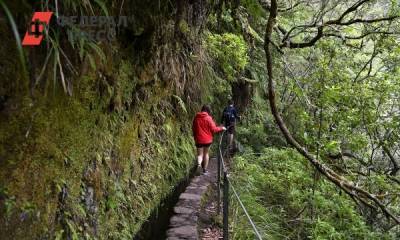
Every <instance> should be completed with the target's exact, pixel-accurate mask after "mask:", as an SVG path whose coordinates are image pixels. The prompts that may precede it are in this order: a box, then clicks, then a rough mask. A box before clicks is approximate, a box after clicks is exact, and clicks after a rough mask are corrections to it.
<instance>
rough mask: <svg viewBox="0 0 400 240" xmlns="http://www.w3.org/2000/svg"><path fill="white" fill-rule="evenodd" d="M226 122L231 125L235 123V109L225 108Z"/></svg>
mask: <svg viewBox="0 0 400 240" xmlns="http://www.w3.org/2000/svg"><path fill="white" fill-rule="evenodd" d="M224 121H225V124H229V123H232V122H234V121H235V114H234V108H232V107H227V108H225V110H224Z"/></svg>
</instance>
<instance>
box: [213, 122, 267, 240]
mask: <svg viewBox="0 0 400 240" xmlns="http://www.w3.org/2000/svg"><path fill="white" fill-rule="evenodd" d="M230 127H232V126H229V127H228V128H227V129H229V128H230ZM225 132H226V131H224V132H223V133H222V134H221V137H220V140H219V146H218V148H219V154H220V159H219V160H220V161H221V163H222V169H223V171H224V173H225V174H226V176H227V180H228V182H229V185H230V186H231V188H232V190H233V193H234V195H235V197H236V199H237V201H238V202H239V205H240V207H241V208H242V209H243V212H244V213H245V215H246V217H247V220H248V221H249V222H250V225H251V227H252V228H253V231H254V233H255V235H256V236H257V238H258V239H259V240H262V237H261V234H260V233H259V232H258V230H257V227H256V225H255V223H254V222H253V220H252V219H251V217H250V215H249V213H248V211H247V209H246V207H245V206H244V204H243V202H242V201H241V200H240V197H239V194H238V193H237V192H236V189H235V187H234V186H233V184H232V182H231V181H230V180H229V175H228V169H227V168H226V166H225V162H224V155H223V154H222V149H221V148H222V147H221V146H222V139H223V137H224V135H225ZM225 153H226V151H225ZM218 171H219V170H218Z"/></svg>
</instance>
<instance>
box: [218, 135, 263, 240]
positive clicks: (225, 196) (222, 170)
mask: <svg viewBox="0 0 400 240" xmlns="http://www.w3.org/2000/svg"><path fill="white" fill-rule="evenodd" d="M225 132H226V131H224V132H223V133H222V134H221V137H220V140H219V145H218V171H217V172H218V173H217V186H218V193H217V198H218V202H217V213H218V214H220V213H221V209H220V208H221V207H220V206H221V184H222V186H223V191H222V206H223V212H222V215H223V239H224V240H228V239H229V189H230V188H231V189H232V191H233V195H234V196H235V199H236V200H237V201H238V203H239V205H240V207H241V208H242V209H243V212H244V213H245V215H246V217H247V220H248V221H249V223H250V225H251V227H252V228H253V231H254V234H255V235H256V237H257V239H259V240H262V237H261V234H260V233H259V231H258V230H257V227H256V225H255V224H254V221H253V220H252V219H251V217H250V215H249V213H248V211H247V209H246V207H245V206H244V205H243V202H242V200H241V199H240V196H239V194H238V193H237V191H236V189H235V188H234V186H233V184H232V183H231V181H230V180H229V174H228V169H227V167H226V165H225V161H224V155H225V154H226V153H227V150H228V149H225V151H224V153H223V152H222V140H223V138H224V135H225ZM221 176H222V177H223V179H222V181H221Z"/></svg>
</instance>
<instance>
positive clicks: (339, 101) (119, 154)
mask: <svg viewBox="0 0 400 240" xmlns="http://www.w3.org/2000/svg"><path fill="white" fill-rule="evenodd" d="M271 2H272V1H264V0H241V1H222V0H220V1H183V0H177V1H155V0H154V1H142V0H134V1H109V0H104V1H102V0H94V1H90V0H85V1H75V0H65V1H54V2H52V1H37V2H32V1H26V0H20V1H14V2H10V1H7V2H6V3H5V1H2V0H0V3H1V6H0V7H1V8H0V13H1V15H0V38H1V41H2V44H1V45H0V52H1V54H2V56H4V57H2V58H1V59H0V75H1V76H2V80H1V82H0V122H1V124H0V238H5V237H11V238H15V239H30V238H38V239H83V238H85V239H95V238H98V239H132V238H133V236H134V235H135V234H136V233H137V232H138V230H139V229H140V227H141V225H142V224H143V223H144V222H145V221H146V219H147V218H148V217H149V215H150V213H151V212H152V211H154V210H155V209H156V208H157V206H158V205H159V204H160V202H161V199H162V198H164V197H166V196H167V195H168V194H170V192H171V189H172V188H173V186H174V185H176V184H177V183H178V182H179V181H180V180H181V179H182V178H183V177H184V176H185V175H187V173H188V171H189V169H190V167H191V166H192V164H193V162H192V159H193V147H192V145H193V142H192V140H191V129H190V124H191V120H192V116H193V114H194V113H195V112H196V111H197V110H198V108H199V107H200V105H201V104H203V103H209V104H211V105H212V108H213V110H214V117H219V116H218V115H219V110H221V109H222V107H223V105H224V104H226V100H227V99H228V98H233V99H234V100H235V102H236V103H237V107H238V108H239V110H240V112H241V113H242V116H243V118H242V122H241V126H239V127H238V140H239V141H240V142H241V144H242V145H244V149H245V152H244V153H243V154H242V155H239V156H237V157H236V158H235V159H233V163H232V170H233V174H232V180H233V183H234V184H235V186H236V187H237V190H238V191H239V193H240V194H241V196H242V197H243V199H244V202H245V205H246V206H249V210H250V214H251V215H252V216H253V217H254V218H255V219H256V221H257V226H259V227H260V230H261V231H262V233H263V235H264V236H265V237H266V238H267V239H285V238H288V239H396V238H399V237H400V229H399V225H398V224H397V225H396V223H395V222H394V221H393V218H392V219H390V218H388V217H387V216H386V215H385V214H384V213H383V212H382V211H381V210H382V209H380V208H378V207H377V206H376V205H374V204H375V203H374V202H372V201H371V199H368V198H367V197H365V196H362V197H361V198H358V199H357V198H353V197H350V196H349V195H348V194H346V193H345V192H344V191H343V188H342V186H337V185H334V184H332V183H331V182H330V181H328V180H327V179H326V178H324V176H323V174H322V175H321V174H320V172H318V171H317V170H316V169H315V168H313V167H312V166H311V165H310V164H309V162H307V161H306V159H305V158H303V156H302V155H300V154H299V153H297V152H295V151H294V150H293V149H292V148H290V146H289V145H287V144H286V141H285V138H284V137H283V135H282V132H281V131H280V129H279V128H277V127H276V125H275V122H274V117H275V119H276V114H275V116H273V115H272V114H271V113H270V112H271V109H270V108H269V105H268V103H267V102H268V99H269V97H270V96H272V95H269V94H271V93H268V92H267V90H266V89H267V85H268V79H267V75H266V69H265V54H266V52H265V48H264V47H265V44H270V45H271V46H272V56H271V57H272V59H273V64H272V65H273V66H272V70H273V72H274V76H275V79H274V80H275V82H273V84H274V85H276V86H275V89H276V90H275V92H274V94H275V95H276V98H277V108H278V113H279V114H280V115H281V116H282V117H283V119H284V122H285V123H286V125H287V126H288V130H289V131H290V133H291V135H292V136H293V137H294V139H296V140H297V142H299V143H300V144H301V145H302V146H303V147H304V149H306V150H307V151H308V152H309V153H310V154H311V155H312V157H313V158H315V160H317V161H319V162H321V163H322V164H324V166H328V167H329V168H330V169H333V170H334V171H335V172H336V173H337V174H338V176H339V177H340V178H342V179H345V178H346V179H348V180H349V181H350V182H351V183H352V184H354V185H356V186H358V187H360V188H362V189H363V190H365V191H368V192H370V193H371V194H373V196H375V197H376V198H378V200H379V201H380V202H381V203H382V205H383V207H384V208H385V209H386V210H388V211H390V212H391V213H392V214H393V215H394V216H400V199H399V192H400V178H399V174H400V168H399V165H400V162H399V158H400V141H399V140H400V115H399V97H400V96H399V93H400V78H399V73H400V67H399V66H400V65H399V63H400V57H399V53H400V47H399V43H400V42H399V38H398V32H399V29H400V25H399V22H398V19H399V18H398V17H399V14H400V6H399V5H398V3H396V1H390V0H374V1H372V0H371V1H369V0H351V1H341V0H329V1H311V0H309V1H308V0H305V1H303V0H301V1H300V0H299V1H278V6H277V7H278V17H277V21H276V23H275V25H274V26H273V34H272V37H271V38H270V39H268V38H267V39H266V40H267V42H265V40H264V39H263V36H264V34H265V28H266V22H267V19H268V17H269V11H270V9H271V6H269V4H270V3H271ZM49 8H51V9H53V10H54V11H55V15H59V14H60V15H67V16H68V15H83V16H98V15H104V16H118V15H128V16H131V20H132V22H131V23H130V24H129V26H128V27H127V28H126V29H124V28H121V29H117V30H118V31H117V35H116V38H115V39H114V40H112V41H108V42H107V41H95V40H93V39H89V38H86V37H82V34H79V33H82V32H84V31H85V29H82V28H79V27H74V26H67V27H65V28H58V27H55V26H53V25H51V26H50V30H49V32H48V33H46V36H45V41H44V43H43V44H42V45H41V46H38V47H37V48H24V49H22V48H21V45H20V40H18V32H20V34H21V33H23V32H24V31H25V30H26V29H25V28H26V21H27V20H26V19H30V17H31V14H32V9H35V10H38V11H39V10H43V11H44V10H47V9H49ZM3 13H5V14H3ZM271 15H272V14H271ZM76 34H78V36H81V37H79V38H77V39H76V38H73V37H71V36H72V35H76ZM16 39H17V40H16ZM25 64H26V65H25ZM4 123H5V124H4ZM286 137H287V136H286ZM303 155H304V154H303ZM234 204H236V203H234ZM240 211H241V210H240V209H239V208H238V206H234V211H233V217H232V222H233V223H234V224H233V226H232V229H233V230H234V231H233V236H234V238H236V239H253V235H252V233H251V229H250V228H249V225H248V224H246V220H245V218H244V216H243V214H242V213H241V212H240Z"/></svg>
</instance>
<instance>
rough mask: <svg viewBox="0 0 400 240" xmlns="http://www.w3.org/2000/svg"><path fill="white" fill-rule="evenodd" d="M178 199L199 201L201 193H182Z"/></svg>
mask: <svg viewBox="0 0 400 240" xmlns="http://www.w3.org/2000/svg"><path fill="white" fill-rule="evenodd" d="M179 199H186V200H195V201H200V200H201V195H199V194H192V193H182V194H181V195H180V196H179Z"/></svg>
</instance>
